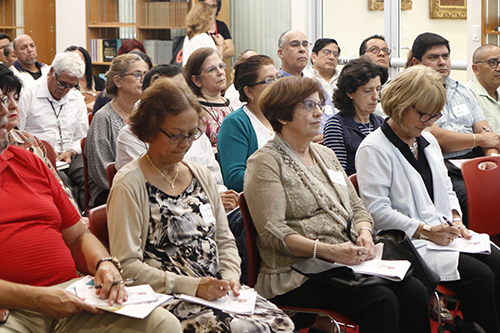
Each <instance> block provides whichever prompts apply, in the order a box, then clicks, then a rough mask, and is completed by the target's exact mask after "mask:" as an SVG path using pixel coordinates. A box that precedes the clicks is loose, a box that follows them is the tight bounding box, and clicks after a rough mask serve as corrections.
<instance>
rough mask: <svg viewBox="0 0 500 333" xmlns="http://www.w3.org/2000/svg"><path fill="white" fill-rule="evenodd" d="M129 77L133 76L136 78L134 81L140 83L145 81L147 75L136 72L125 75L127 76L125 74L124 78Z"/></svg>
mask: <svg viewBox="0 0 500 333" xmlns="http://www.w3.org/2000/svg"><path fill="white" fill-rule="evenodd" d="M127 75H131V76H133V77H134V79H136V80H138V81H141V80H142V79H144V76H145V75H146V72H139V71H136V72H133V73H125V74H123V76H127Z"/></svg>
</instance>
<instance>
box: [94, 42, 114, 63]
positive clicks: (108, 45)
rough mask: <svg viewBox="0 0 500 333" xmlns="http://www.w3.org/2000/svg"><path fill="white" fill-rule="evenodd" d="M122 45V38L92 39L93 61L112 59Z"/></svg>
mask: <svg viewBox="0 0 500 333" xmlns="http://www.w3.org/2000/svg"><path fill="white" fill-rule="evenodd" d="M121 45H122V40H121V39H91V40H90V49H89V53H90V58H91V59H92V62H107V61H111V60H113V58H114V57H116V55H117V54H118V49H119V48H120V46H121Z"/></svg>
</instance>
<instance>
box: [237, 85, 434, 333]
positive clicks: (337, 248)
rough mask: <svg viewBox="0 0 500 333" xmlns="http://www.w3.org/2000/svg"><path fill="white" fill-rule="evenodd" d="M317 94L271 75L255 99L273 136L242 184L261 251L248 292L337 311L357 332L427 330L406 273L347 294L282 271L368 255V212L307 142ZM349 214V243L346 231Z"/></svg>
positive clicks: (420, 297) (317, 117)
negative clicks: (312, 262)
mask: <svg viewBox="0 0 500 333" xmlns="http://www.w3.org/2000/svg"><path fill="white" fill-rule="evenodd" d="M325 99H326V96H325V95H324V93H323V89H322V87H321V83H319V82H318V81H316V80H314V79H311V78H302V77H287V78H284V79H281V80H278V81H276V82H275V83H273V84H272V85H270V86H269V87H268V88H267V89H266V90H265V91H264V92H263V93H262V95H261V97H260V101H259V104H260V108H261V110H262V111H263V113H264V115H265V116H266V117H267V119H268V120H269V121H270V123H271V125H272V126H273V128H274V130H275V131H276V132H277V133H276V136H275V137H274V139H272V140H271V141H268V143H267V144H266V145H265V146H264V147H262V148H261V149H260V150H258V151H257V152H255V153H254V154H253V155H252V156H251V157H250V158H249V159H248V161H247V171H246V174H245V181H244V187H243V190H244V192H245V197H246V198H247V202H248V208H249V210H250V213H251V215H252V218H253V220H254V223H255V227H256V229H257V232H258V236H259V237H258V238H257V246H258V248H259V252H260V255H261V256H262V263H261V267H260V272H259V276H258V279H257V284H256V289H257V291H258V292H259V293H260V294H261V295H263V296H264V297H267V298H268V299H270V300H271V301H272V302H273V303H275V304H277V305H288V306H298V307H311V308H322V309H328V310H333V311H336V312H339V313H341V314H343V315H346V316H348V317H350V318H351V319H353V320H355V321H356V322H357V323H358V324H359V328H360V332H361V333H366V332H405V333H411V332H415V333H417V332H418V333H422V332H430V322H429V294H428V292H427V290H426V288H425V287H424V285H423V284H422V283H421V282H420V281H418V280H417V279H415V278H413V277H411V278H409V279H405V280H404V281H403V282H394V283H390V284H387V285H384V286H381V285H380V286H375V287H368V288H361V289H359V290H357V291H348V290H341V289H339V288H336V287H334V286H333V285H330V284H324V283H321V282H317V281H314V282H313V281H311V280H308V279H307V278H306V277H305V276H303V275H301V274H299V273H297V272H295V271H293V270H292V269H291V268H290V266H291V265H293V264H296V263H299V262H301V261H303V260H305V259H307V258H311V257H317V258H320V259H323V260H326V261H330V262H339V263H342V264H348V265H354V264H357V263H358V264H359V263H360V262H362V261H364V260H369V259H372V258H373V257H374V251H375V250H374V244H373V239H372V218H371V216H370V214H369V213H368V212H367V211H366V209H365V207H364V206H363V203H362V202H361V199H360V198H359V197H358V196H357V194H356V191H355V189H354V187H353V185H352V184H351V182H350V181H349V179H348V177H347V175H346V174H345V172H344V171H343V169H342V167H341V165H340V163H339V161H338V160H337V158H336V156H335V153H333V151H332V150H331V149H329V148H326V147H323V146H321V145H318V144H314V143H312V142H311V141H312V138H314V136H316V135H317V134H318V133H319V127H320V123H321V115H322V114H323V109H324V105H325ZM350 215H353V225H352V228H351V229H352V230H351V234H352V235H354V237H357V241H356V244H353V243H350V242H349V240H348V238H347V236H346V229H347V221H348V219H349V216H350Z"/></svg>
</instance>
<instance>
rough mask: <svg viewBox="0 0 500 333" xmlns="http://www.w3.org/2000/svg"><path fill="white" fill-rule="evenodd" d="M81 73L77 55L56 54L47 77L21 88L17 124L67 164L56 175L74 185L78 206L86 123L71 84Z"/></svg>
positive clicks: (79, 96)
mask: <svg viewBox="0 0 500 333" xmlns="http://www.w3.org/2000/svg"><path fill="white" fill-rule="evenodd" d="M84 72H85V64H84V62H83V61H82V59H81V58H80V56H79V55H78V54H76V53H75V52H67V53H59V54H57V55H56V56H55V58H54V61H53V62H52V67H51V68H50V71H49V73H48V74H47V76H46V77H42V78H40V79H38V80H36V81H35V82H33V84H31V85H30V86H28V87H26V88H25V89H23V90H22V91H21V96H20V98H19V109H20V114H19V124H18V127H19V129H21V130H26V131H28V132H30V133H31V134H33V135H35V136H36V137H38V138H39V139H41V140H45V141H47V142H49V143H50V144H51V145H52V146H53V147H54V150H55V151H56V153H57V154H58V156H57V160H58V161H61V162H66V163H67V164H68V166H69V167H68V168H66V169H64V170H63V172H59V174H60V176H61V179H62V180H63V181H64V182H65V183H66V185H68V186H69V187H70V188H73V191H74V198H75V199H77V202H78V204H79V206H80V208H81V209H82V208H83V207H84V198H85V188H84V173H83V157H82V150H81V147H80V141H81V140H82V139H83V138H84V137H86V136H87V130H88V128H89V123H88V118H87V107H86V105H85V100H84V98H83V96H82V94H81V93H80V92H79V91H78V90H76V89H74V87H75V86H76V85H77V83H78V81H79V80H80V79H81V78H82V76H83V74H84Z"/></svg>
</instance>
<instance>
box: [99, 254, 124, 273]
mask: <svg viewBox="0 0 500 333" xmlns="http://www.w3.org/2000/svg"><path fill="white" fill-rule="evenodd" d="M104 261H111V262H112V263H113V265H115V266H116V269H118V271H119V272H120V274H121V273H122V272H123V267H122V264H121V263H120V260H118V258H117V257H104V258H102V259H99V261H98V262H97V265H96V266H95V270H96V272H97V270H98V269H99V266H100V265H101V264H102V263H103V262H104Z"/></svg>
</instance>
